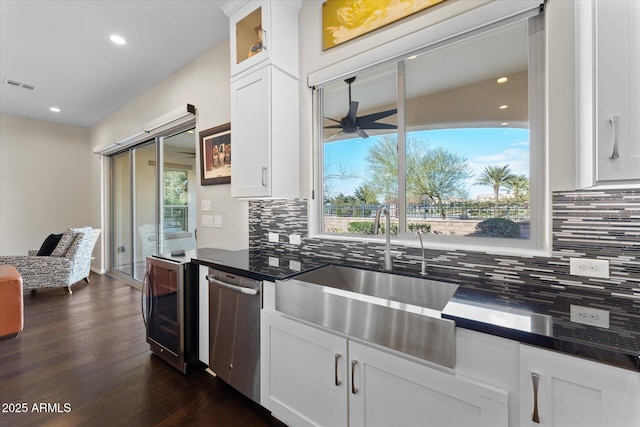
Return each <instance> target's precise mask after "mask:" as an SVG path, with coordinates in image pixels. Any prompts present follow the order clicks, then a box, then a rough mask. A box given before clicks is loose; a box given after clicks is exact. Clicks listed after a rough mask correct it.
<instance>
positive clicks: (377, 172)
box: [366, 135, 398, 204]
mask: <svg viewBox="0 0 640 427" xmlns="http://www.w3.org/2000/svg"><path fill="white" fill-rule="evenodd" d="M366 160H367V163H368V166H369V180H368V182H367V184H368V185H369V187H370V188H371V190H372V191H373V192H375V193H376V194H379V195H381V196H382V198H383V199H384V200H383V201H384V203H386V204H388V203H393V201H395V200H396V199H397V197H398V139H397V137H396V136H395V135H382V136H380V137H378V138H377V141H376V144H375V145H374V146H373V147H371V148H370V149H369V151H368V152H367V157H366Z"/></svg>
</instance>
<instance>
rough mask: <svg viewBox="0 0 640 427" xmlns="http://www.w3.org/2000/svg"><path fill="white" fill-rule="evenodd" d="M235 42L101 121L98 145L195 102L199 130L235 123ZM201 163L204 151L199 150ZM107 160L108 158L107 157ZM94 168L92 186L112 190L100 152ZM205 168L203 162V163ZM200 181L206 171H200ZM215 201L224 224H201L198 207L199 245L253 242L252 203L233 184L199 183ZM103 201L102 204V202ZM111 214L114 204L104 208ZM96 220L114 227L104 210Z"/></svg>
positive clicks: (202, 195)
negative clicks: (232, 112)
mask: <svg viewBox="0 0 640 427" xmlns="http://www.w3.org/2000/svg"><path fill="white" fill-rule="evenodd" d="M229 92H230V90H229V42H228V41H226V42H224V43H221V44H219V45H217V46H215V47H214V48H212V49H211V50H210V51H208V52H206V53H205V54H203V55H201V56H200V57H198V58H197V59H195V60H194V61H193V62H191V63H190V64H188V65H186V66H185V67H183V68H182V69H180V70H179V71H178V72H176V73H175V74H173V75H172V76H170V77H169V78H167V79H166V80H164V81H162V82H160V83H159V84H158V85H156V86H154V87H153V88H151V89H150V90H148V91H147V92H145V93H144V94H143V95H141V96H139V97H138V98H136V99H135V100H133V101H132V102H130V103H129V104H127V105H126V106H125V107H123V108H122V109H120V110H118V111H116V112H115V113H113V114H112V115H111V116H109V117H108V118H106V119H105V120H103V121H101V122H100V123H99V124H97V125H96V126H94V127H93V128H92V129H91V145H92V147H97V146H101V145H108V144H111V143H113V140H114V138H122V137H126V136H127V135H133V134H135V133H137V132H139V131H140V129H141V127H142V124H143V123H144V122H147V121H149V120H152V119H154V118H156V117H159V116H161V115H162V114H164V113H167V112H169V111H171V110H174V109H176V108H177V107H179V106H182V105H185V104H187V103H189V104H193V105H195V107H196V109H197V114H196V134H197V133H198V132H200V131H202V130H205V129H209V128H211V127H214V126H218V125H221V124H224V123H227V122H229V120H230V118H229V117H230V101H229ZM196 152H197V156H198V157H197V160H198V165H199V164H200V163H199V156H200V150H199V148H198V149H197V150H196ZM103 160H104V158H103ZM93 164H94V166H95V167H93V168H92V171H91V188H92V190H93V191H95V192H96V193H99V192H107V191H108V179H107V178H108V176H109V169H108V162H106V160H105V162H104V163H103V164H101V163H100V156H97V155H94V158H93ZM198 167H199V166H198ZM197 176H198V185H199V183H200V171H199V169H198V171H197ZM205 199H206V200H211V209H212V210H211V212H208V214H211V215H222V228H204V227H202V226H201V213H200V206H198V221H197V223H198V247H216V248H222V249H231V250H235V249H244V248H247V247H248V245H249V219H248V204H247V202H246V201H239V200H236V199H232V198H231V196H230V185H228V184H226V185H214V186H199V190H198V200H199V201H202V200H205ZM98 203H99V202H98ZM103 208H104V210H105V211H106V212H108V211H109V207H108V206H103ZM92 219H93V220H96V221H101V222H102V224H103V226H104V228H105V230H109V222H110V219H109V217H108V216H103V215H102V214H101V210H100V209H98V210H96V211H95V212H92ZM100 250H101V253H102V254H103V257H102V258H101V259H100V260H99V262H100V264H101V266H102V268H106V266H107V265H108V258H107V257H108V256H109V251H110V248H109V245H108V244H105V245H103V247H101V248H100Z"/></svg>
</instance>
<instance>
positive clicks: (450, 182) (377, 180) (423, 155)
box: [367, 135, 472, 215]
mask: <svg viewBox="0 0 640 427" xmlns="http://www.w3.org/2000/svg"><path fill="white" fill-rule="evenodd" d="M397 147H398V143H397V137H396V136H395V135H384V136H381V137H379V138H378V141H377V143H376V145H374V146H373V147H372V148H370V149H369V152H368V153H367V162H368V163H369V169H370V173H371V177H370V179H369V181H368V182H367V184H368V185H369V186H370V187H371V188H372V189H373V191H374V192H376V193H377V194H382V195H383V197H384V199H385V200H384V201H385V203H391V202H392V199H393V198H395V197H397V194H398V148H397ZM406 152H407V154H406V162H407V176H406V180H407V181H406V182H407V193H408V194H409V195H413V196H414V197H416V198H419V197H420V196H426V197H428V198H429V199H430V200H432V201H434V202H436V203H437V204H438V208H439V210H440V214H441V215H444V207H443V201H444V200H446V199H450V198H453V197H465V196H466V191H465V188H464V181H465V180H466V179H468V178H470V177H471V176H472V173H471V169H470V167H469V165H468V163H467V159H466V158H465V157H463V156H460V155H458V154H455V153H452V152H450V151H448V150H446V149H444V148H441V147H437V148H430V147H429V145H428V143H427V142H425V141H420V140H417V139H415V138H410V139H409V140H408V141H407V150H406Z"/></svg>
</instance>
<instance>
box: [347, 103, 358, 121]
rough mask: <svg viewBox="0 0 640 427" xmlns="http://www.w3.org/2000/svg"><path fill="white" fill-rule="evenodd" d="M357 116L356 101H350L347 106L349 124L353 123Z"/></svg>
mask: <svg viewBox="0 0 640 427" xmlns="http://www.w3.org/2000/svg"><path fill="white" fill-rule="evenodd" d="M357 114H358V101H351V104H349V112H348V113H347V119H348V120H349V122H350V123H355V122H356V119H357V117H356V116H357Z"/></svg>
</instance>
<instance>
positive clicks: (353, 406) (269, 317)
mask: <svg viewBox="0 0 640 427" xmlns="http://www.w3.org/2000/svg"><path fill="white" fill-rule="evenodd" d="M261 320H262V323H261V335H262V338H261V340H262V341H261V346H262V366H261V369H262V396H261V401H262V405H263V406H265V407H266V408H267V409H269V410H270V411H272V413H273V415H274V416H275V417H276V418H278V419H280V420H282V421H283V422H285V423H286V424H288V425H289V426H292V427H295V426H330V427H340V426H353V427H355V426H367V427H376V426H384V427H388V426H407V427H413V426H422V425H424V426H431V425H433V426H439V427H445V426H452V427H459V426H460V427H461V426H474V427H475V426H477V427H483V426H485V427H506V426H507V425H508V393H507V392H506V391H504V390H501V389H499V388H496V387H492V386H488V385H486V384H483V383H480V382H478V381H475V380H472V379H469V378H466V377H463V376H461V375H457V374H456V373H455V372H454V371H452V370H449V369H447V368H442V369H439V368H436V367H430V366H427V365H424V364H422V363H419V362H416V361H413V360H410V359H408V358H404V357H402V356H400V355H396V354H393V353H392V352H388V351H384V350H380V349H378V348H374V347H373V346H370V345H366V344H362V343H359V342H356V341H352V340H351V339H349V338H347V337H344V336H341V335H337V334H334V333H332V332H328V331H325V330H322V329H319V328H316V327H313V326H309V325H306V324H303V323H300V322H298V321H295V320H292V319H289V318H286V317H284V316H282V315H280V314H278V313H275V312H272V311H269V310H263V311H262V318H261Z"/></svg>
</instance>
